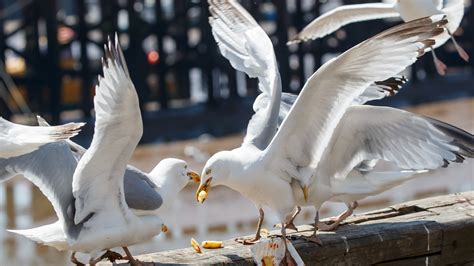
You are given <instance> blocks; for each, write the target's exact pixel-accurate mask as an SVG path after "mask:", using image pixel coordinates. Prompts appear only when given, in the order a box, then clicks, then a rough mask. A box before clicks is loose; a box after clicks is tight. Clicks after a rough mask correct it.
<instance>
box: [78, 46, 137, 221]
mask: <svg viewBox="0 0 474 266" xmlns="http://www.w3.org/2000/svg"><path fill="white" fill-rule="evenodd" d="M116 41H117V37H116ZM125 64H126V63H125V59H124V57H123V54H122V51H121V48H120V46H119V44H118V43H117V42H116V43H112V42H111V41H110V40H109V44H108V47H105V59H104V61H103V62H102V69H103V72H104V77H103V78H102V77H99V84H98V85H97V86H96V95H95V97H94V108H95V112H96V121H95V128H94V130H95V132H94V136H93V139H92V143H91V146H90V148H89V149H88V150H87V151H86V153H85V154H84V155H83V156H82V158H81V160H80V161H79V164H78V166H77V169H76V171H75V173H74V178H73V185H72V188H73V193H74V197H75V199H76V201H75V207H76V214H75V217H74V222H75V223H76V224H78V223H80V222H81V221H83V220H84V219H86V218H87V217H89V216H90V215H93V214H94V213H96V212H100V211H102V212H103V213H105V212H107V213H111V212H114V213H115V215H113V213H112V214H111V215H109V216H110V217H113V219H117V220H118V221H117V222H120V220H121V219H127V217H130V214H131V212H130V210H129V209H128V207H127V204H126V202H125V198H124V188H123V183H124V179H123V178H124V174H125V170H126V167H127V162H128V161H129V159H130V158H131V156H132V153H133V151H134V149H135V148H136V146H137V144H138V142H139V140H140V138H141V136H142V134H143V125H142V118H141V114H140V107H139V103H138V96H137V92H136V90H135V87H134V85H133V83H132V81H131V80H130V75H129V74H128V71H127V68H126V65H125ZM117 213H118V214H117Z"/></svg>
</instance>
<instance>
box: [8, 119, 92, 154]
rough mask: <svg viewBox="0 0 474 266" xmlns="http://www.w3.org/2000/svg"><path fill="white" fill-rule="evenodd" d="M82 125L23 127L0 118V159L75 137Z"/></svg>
mask: <svg viewBox="0 0 474 266" xmlns="http://www.w3.org/2000/svg"><path fill="white" fill-rule="evenodd" d="M83 125H84V123H69V124H65V125H60V126H52V127H42V126H39V127H35V126H24V125H19V124H15V123H12V122H10V121H8V120H5V119H3V118H1V117H0V158H9V157H15V156H20V155H23V154H27V153H30V152H33V151H35V150H37V149H38V148H39V147H40V146H42V145H44V144H47V143H51V142H56V141H59V140H64V139H69V138H72V137H74V136H76V135H77V134H78V133H79V132H80V131H81V127H82V126H83Z"/></svg>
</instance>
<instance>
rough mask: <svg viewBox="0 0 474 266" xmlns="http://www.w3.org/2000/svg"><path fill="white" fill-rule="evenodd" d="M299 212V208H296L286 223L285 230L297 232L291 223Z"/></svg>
mask: <svg viewBox="0 0 474 266" xmlns="http://www.w3.org/2000/svg"><path fill="white" fill-rule="evenodd" d="M300 212H301V207H300V206H296V210H295V213H293V215H292V216H291V218H290V220H289V221H288V223H287V224H286V225H285V226H286V228H287V229H293V230H295V231H298V228H296V226H295V224H294V223H293V222H294V220H295V218H296V216H298V214H299V213H300Z"/></svg>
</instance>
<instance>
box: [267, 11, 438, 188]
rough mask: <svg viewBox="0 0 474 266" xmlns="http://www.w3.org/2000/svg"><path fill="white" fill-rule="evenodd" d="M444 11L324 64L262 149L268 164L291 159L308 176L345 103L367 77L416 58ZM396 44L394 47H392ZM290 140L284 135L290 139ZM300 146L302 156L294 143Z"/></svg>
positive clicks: (396, 70) (399, 67) (398, 68)
mask: <svg viewBox="0 0 474 266" xmlns="http://www.w3.org/2000/svg"><path fill="white" fill-rule="evenodd" d="M446 23H447V21H446V20H445V18H444V17H443V16H433V17H429V18H423V19H420V20H416V21H413V22H409V23H405V24H401V25H399V26H396V27H393V28H391V29H388V30H386V31H384V32H382V33H380V34H378V35H376V36H374V37H372V38H370V39H368V40H366V41H364V42H362V43H361V44H359V45H357V46H355V47H353V48H352V49H350V50H348V51H346V52H345V53H343V54H342V55H340V56H339V57H337V58H335V59H333V60H332V61H330V62H328V63H326V64H325V65H323V66H322V67H321V68H320V69H319V70H318V71H317V72H316V73H314V74H313V75H312V76H311V77H310V78H309V80H308V81H307V82H306V84H305V86H304V87H303V90H302V92H301V93H300V95H299V97H298V98H297V100H296V102H295V104H294V105H293V107H292V109H291V110H290V113H289V114H288V116H287V118H286V119H285V120H284V121H283V124H282V126H281V127H280V129H279V131H278V132H277V134H276V136H275V138H274V139H273V140H272V143H271V144H270V145H269V147H268V148H267V149H266V152H267V153H266V156H268V157H267V158H269V163H270V165H269V167H271V168H274V169H275V171H276V172H281V171H282V169H281V168H280V165H284V162H283V161H285V160H286V161H290V162H291V163H292V164H293V166H294V167H295V168H296V169H305V170H304V171H301V173H302V174H301V175H300V176H293V178H297V179H300V180H302V181H303V182H307V181H308V180H309V178H310V176H304V175H303V172H304V173H308V171H306V170H307V169H306V168H310V169H316V167H317V166H318V163H319V162H320V160H321V157H322V155H323V152H324V150H325V149H326V147H327V145H328V144H329V141H330V139H331V135H332V133H333V131H334V129H335V128H336V126H337V124H338V123H339V120H340V119H341V118H342V116H343V114H344V112H345V111H346V109H347V108H348V107H349V106H350V105H351V104H352V102H353V101H354V99H356V98H357V97H358V96H359V95H360V94H361V93H362V92H363V91H364V90H365V89H366V88H367V87H368V86H369V85H370V84H371V83H373V82H374V81H377V80H386V79H388V78H390V77H392V76H393V75H396V74H397V73H399V72H401V71H402V70H404V69H405V68H406V67H407V66H409V65H411V64H412V63H413V62H415V61H416V59H417V57H418V56H419V55H420V54H422V53H423V51H424V49H426V47H427V46H429V45H432V44H433V41H432V40H430V38H433V37H435V36H437V35H439V34H440V33H442V32H443V29H442V28H441V27H443V26H444V25H445V24H446ZM394 50H395V51H394ZM290 138H291V139H292V140H293V141H288V140H289V139H290ZM298 147H299V148H302V147H304V148H305V149H307V150H309V152H305V154H307V155H306V158H301V155H298V156H294V154H298V152H297V151H295V149H297V148H298Z"/></svg>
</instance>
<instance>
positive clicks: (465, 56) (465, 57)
mask: <svg viewBox="0 0 474 266" xmlns="http://www.w3.org/2000/svg"><path fill="white" fill-rule="evenodd" d="M456 49H457V51H458V54H459V56H461V58H462V59H463V60H464V61H466V62H469V55H468V54H467V52H466V51H465V50H464V49H463V48H462V47H461V46H458V47H457V48H456Z"/></svg>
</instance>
